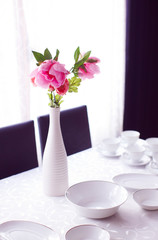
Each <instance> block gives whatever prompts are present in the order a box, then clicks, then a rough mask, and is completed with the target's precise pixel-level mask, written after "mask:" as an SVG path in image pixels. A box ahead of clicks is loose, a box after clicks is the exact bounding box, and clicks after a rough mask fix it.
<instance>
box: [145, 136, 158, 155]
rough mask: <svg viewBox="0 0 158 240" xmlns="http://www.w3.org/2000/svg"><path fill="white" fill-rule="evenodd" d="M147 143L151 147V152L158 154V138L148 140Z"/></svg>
mask: <svg viewBox="0 0 158 240" xmlns="http://www.w3.org/2000/svg"><path fill="white" fill-rule="evenodd" d="M146 142H147V144H148V146H149V150H150V151H151V152H152V153H153V152H158V138H157V137H151V138H147V139H146Z"/></svg>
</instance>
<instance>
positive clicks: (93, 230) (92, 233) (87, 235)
mask: <svg viewBox="0 0 158 240" xmlns="http://www.w3.org/2000/svg"><path fill="white" fill-rule="evenodd" d="M74 239H75V240H81V239H82V240H88V239H91V240H97V239H99V240H109V239H110V235H109V233H108V232H107V231H106V230H105V229H103V228H100V227H98V226H96V225H79V226H76V227H73V228H71V229H70V230H68V231H67V233H66V234H65V240H74Z"/></svg>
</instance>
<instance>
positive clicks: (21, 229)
mask: <svg viewBox="0 0 158 240" xmlns="http://www.w3.org/2000/svg"><path fill="white" fill-rule="evenodd" d="M0 233H2V237H4V239H5V237H6V239H8V240H28V239H29V240H43V239H44V240H50V239H51V240H59V239H60V238H59V236H58V234H57V233H55V232H54V231H53V230H52V229H51V228H48V227H46V226H44V225H42V224H38V223H35V222H30V221H16V220H15V221H8V222H4V223H2V224H0ZM2 239H3V238H2Z"/></svg>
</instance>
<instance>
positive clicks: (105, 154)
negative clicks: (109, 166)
mask: <svg viewBox="0 0 158 240" xmlns="http://www.w3.org/2000/svg"><path fill="white" fill-rule="evenodd" d="M99 151H101V153H102V154H103V155H104V156H105V157H110V158H112V157H120V156H121V155H122V153H123V151H124V150H123V148H122V147H120V148H119V149H118V150H117V151H116V152H108V151H105V150H104V149H103V148H101V147H100V148H99Z"/></svg>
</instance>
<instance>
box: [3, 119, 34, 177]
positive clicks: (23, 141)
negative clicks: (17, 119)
mask: <svg viewBox="0 0 158 240" xmlns="http://www.w3.org/2000/svg"><path fill="white" fill-rule="evenodd" d="M37 166H38V159H37V151H36V141H35V130H34V122H33V121H32V120H31V121H27V122H24V123H19V124H15V125H11V126H7V127H3V128H0V179H2V178H5V177H9V176H11V175H14V174H17V173H20V172H23V171H26V170H29V169H32V168H35V167H37Z"/></svg>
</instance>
